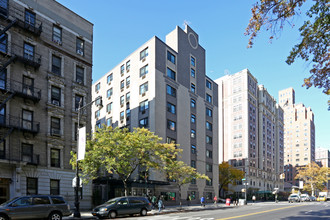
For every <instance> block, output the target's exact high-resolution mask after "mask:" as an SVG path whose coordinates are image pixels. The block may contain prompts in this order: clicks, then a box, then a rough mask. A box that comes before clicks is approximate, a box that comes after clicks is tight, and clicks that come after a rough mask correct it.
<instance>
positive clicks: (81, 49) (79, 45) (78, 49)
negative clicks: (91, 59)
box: [76, 38, 85, 56]
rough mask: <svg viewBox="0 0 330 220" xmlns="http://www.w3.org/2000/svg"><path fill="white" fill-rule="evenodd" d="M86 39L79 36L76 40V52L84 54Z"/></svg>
mask: <svg viewBox="0 0 330 220" xmlns="http://www.w3.org/2000/svg"><path fill="white" fill-rule="evenodd" d="M84 44H85V42H84V40H82V39H81V38H77V40H76V53H77V54H79V55H81V56H84Z"/></svg>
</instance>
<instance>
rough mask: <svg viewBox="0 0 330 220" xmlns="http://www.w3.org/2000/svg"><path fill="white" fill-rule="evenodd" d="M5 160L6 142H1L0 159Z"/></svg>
mask: <svg viewBox="0 0 330 220" xmlns="http://www.w3.org/2000/svg"><path fill="white" fill-rule="evenodd" d="M5 158H6V141H5V140H3V141H2V142H1V143H0V159H5Z"/></svg>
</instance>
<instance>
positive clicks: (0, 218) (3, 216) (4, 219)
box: [0, 215, 8, 220]
mask: <svg viewBox="0 0 330 220" xmlns="http://www.w3.org/2000/svg"><path fill="white" fill-rule="evenodd" d="M0 220H8V217H7V216H5V215H0Z"/></svg>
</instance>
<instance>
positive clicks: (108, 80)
mask: <svg viewBox="0 0 330 220" xmlns="http://www.w3.org/2000/svg"><path fill="white" fill-rule="evenodd" d="M112 80H113V74H112V73H110V75H108V76H107V83H108V84H110V83H111V82H112Z"/></svg>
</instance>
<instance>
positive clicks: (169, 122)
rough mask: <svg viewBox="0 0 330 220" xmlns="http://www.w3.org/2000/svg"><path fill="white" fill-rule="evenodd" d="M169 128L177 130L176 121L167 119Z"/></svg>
mask: <svg viewBox="0 0 330 220" xmlns="http://www.w3.org/2000/svg"><path fill="white" fill-rule="evenodd" d="M167 128H168V129H170V130H171V131H175V130H176V123H175V122H174V121H171V120H167Z"/></svg>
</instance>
